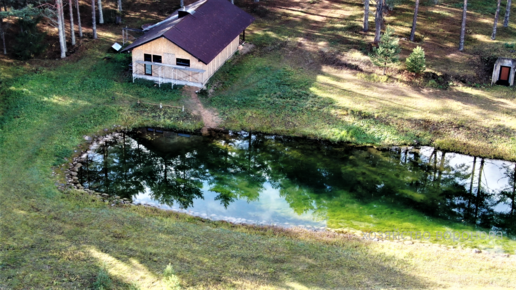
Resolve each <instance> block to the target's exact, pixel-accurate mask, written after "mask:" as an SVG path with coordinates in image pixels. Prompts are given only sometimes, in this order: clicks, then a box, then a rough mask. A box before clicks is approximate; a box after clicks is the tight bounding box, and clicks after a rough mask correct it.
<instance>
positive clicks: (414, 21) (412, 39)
mask: <svg viewBox="0 0 516 290" xmlns="http://www.w3.org/2000/svg"><path fill="white" fill-rule="evenodd" d="M418 11H419V0H416V6H415V7H414V19H413V20H412V30H411V31H410V41H412V42H414V37H415V35H416V23H417V13H418Z"/></svg>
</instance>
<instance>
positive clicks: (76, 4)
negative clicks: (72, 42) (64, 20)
mask: <svg viewBox="0 0 516 290" xmlns="http://www.w3.org/2000/svg"><path fill="white" fill-rule="evenodd" d="M75 7H77V25H78V26H79V37H80V38H82V25H81V11H80V10H79V0H75Z"/></svg>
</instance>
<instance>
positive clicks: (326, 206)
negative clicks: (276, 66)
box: [79, 130, 516, 242]
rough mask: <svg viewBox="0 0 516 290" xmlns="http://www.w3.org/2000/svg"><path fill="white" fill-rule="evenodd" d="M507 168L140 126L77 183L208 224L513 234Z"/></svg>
mask: <svg viewBox="0 0 516 290" xmlns="http://www.w3.org/2000/svg"><path fill="white" fill-rule="evenodd" d="M515 168H516V165H515V164H514V163H512V162H507V161H501V160H492V159H486V158H479V157H472V156H467V155H463V154H457V153H451V152H443V151H439V150H435V149H434V148H431V147H421V148H412V147H396V148H391V149H390V150H383V151H381V150H376V149H374V148H370V147H368V148H358V147H354V146H348V145H343V144H338V145H337V144H330V143H326V142H318V141H313V140H303V139H299V138H288V137H278V136H267V135H260V134H258V135H257V134H249V133H246V132H238V133H231V134H228V135H224V136H222V137H217V138H215V137H202V136H197V135H184V134H177V133H173V132H164V133H162V134H157V133H154V132H147V130H140V131H139V132H133V133H127V134H124V135H123V137H120V138H118V139H117V140H114V141H112V142H109V143H106V144H105V145H103V146H101V147H98V148H96V149H95V150H93V151H90V153H89V162H88V164H87V165H86V166H83V167H82V168H81V171H80V174H79V178H80V180H81V183H82V184H83V186H84V187H85V188H90V189H93V190H96V191H98V192H105V193H108V194H116V195H119V196H121V197H126V198H130V199H131V200H132V201H133V202H134V203H145V204H151V205H157V206H159V207H161V208H164V209H174V210H177V211H183V212H188V213H190V214H193V215H197V216H202V217H205V218H210V219H214V220H228V221H231V222H244V223H253V224H276V225H280V226H287V227H289V226H302V227H306V228H316V229H317V228H335V229H337V228H338V229H352V230H361V231H379V230H383V231H386V230H394V229H398V230H422V231H423V230H427V231H438V230H449V229H452V230H482V229H484V230H486V231H489V230H501V231H503V232H504V234H505V235H507V234H510V235H512V234H514V233H515V232H516V226H515V225H516V223H515V222H516V219H515V215H516V209H515V202H514V196H515V193H516V184H515ZM511 242H512V241H511Z"/></svg>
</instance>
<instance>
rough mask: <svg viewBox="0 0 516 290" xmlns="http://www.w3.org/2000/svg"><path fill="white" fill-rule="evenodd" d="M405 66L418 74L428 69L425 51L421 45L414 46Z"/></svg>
mask: <svg viewBox="0 0 516 290" xmlns="http://www.w3.org/2000/svg"><path fill="white" fill-rule="evenodd" d="M405 66H406V67H407V70H408V71H411V72H414V73H417V74H419V73H422V72H424V71H425V69H426V60H425V51H424V50H423V49H422V48H421V47H420V46H418V47H416V48H414V50H412V53H411V54H410V55H409V57H408V58H407V60H406V61H405Z"/></svg>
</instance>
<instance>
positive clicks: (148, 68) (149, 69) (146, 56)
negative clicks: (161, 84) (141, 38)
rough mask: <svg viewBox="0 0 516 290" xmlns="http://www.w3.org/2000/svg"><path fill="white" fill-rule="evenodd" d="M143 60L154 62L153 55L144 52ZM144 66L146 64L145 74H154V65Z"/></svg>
mask: <svg viewBox="0 0 516 290" xmlns="http://www.w3.org/2000/svg"><path fill="white" fill-rule="evenodd" d="M143 60H144V61H149V62H152V55H150V54H144V55H143ZM144 66H145V74H146V75H149V76H151V75H152V65H150V64H145V65H144Z"/></svg>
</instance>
